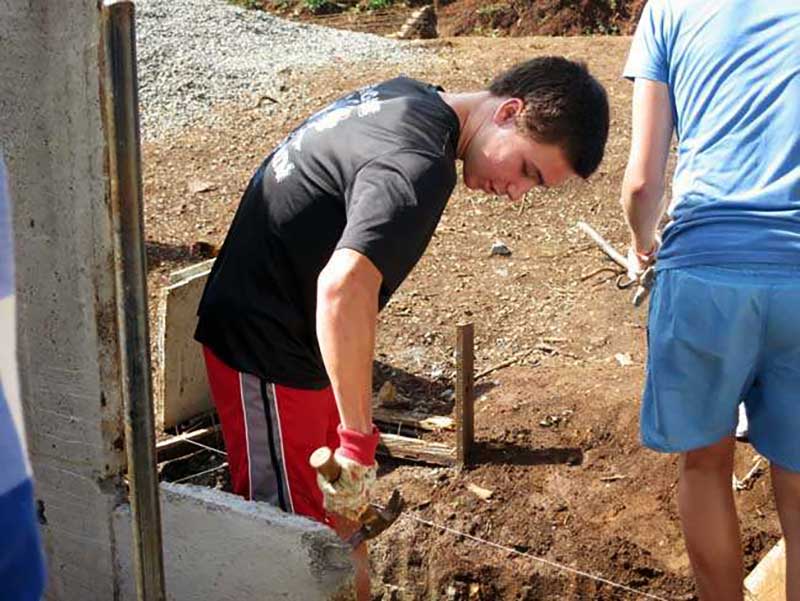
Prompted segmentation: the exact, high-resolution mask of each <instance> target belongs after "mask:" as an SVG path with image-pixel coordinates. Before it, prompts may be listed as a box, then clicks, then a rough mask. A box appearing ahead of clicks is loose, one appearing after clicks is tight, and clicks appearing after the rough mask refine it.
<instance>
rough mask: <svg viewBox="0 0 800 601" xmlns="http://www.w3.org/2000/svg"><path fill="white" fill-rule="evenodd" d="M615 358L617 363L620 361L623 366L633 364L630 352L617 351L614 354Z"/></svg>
mask: <svg viewBox="0 0 800 601" xmlns="http://www.w3.org/2000/svg"><path fill="white" fill-rule="evenodd" d="M614 359H616V360H617V363H619V364H620V366H621V367H628V366H629V365H633V359H631V355H630V353H617V354H616V355H614Z"/></svg>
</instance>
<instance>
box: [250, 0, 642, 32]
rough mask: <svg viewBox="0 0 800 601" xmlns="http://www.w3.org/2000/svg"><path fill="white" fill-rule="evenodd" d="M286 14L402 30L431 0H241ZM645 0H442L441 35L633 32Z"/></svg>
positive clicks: (365, 28) (351, 26)
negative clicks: (316, 4) (374, 2)
mask: <svg viewBox="0 0 800 601" xmlns="http://www.w3.org/2000/svg"><path fill="white" fill-rule="evenodd" d="M239 3H245V4H247V5H250V6H257V7H260V8H263V9H264V10H268V11H270V12H274V13H276V14H279V15H281V16H285V17H289V18H295V19H299V20H302V21H308V22H313V23H318V24H321V25H328V26H333V27H341V28H345V29H355V30H358V31H372V32H373V33H379V34H386V33H392V32H397V31H398V30H399V29H400V26H401V25H402V24H403V22H404V20H405V19H407V18H408V17H409V16H410V15H411V13H412V12H413V11H414V10H416V8H417V7H418V6H420V5H423V4H432V3H433V2H432V0H412V1H408V2H399V1H395V2H390V3H387V4H386V6H382V7H381V8H380V9H377V10H370V9H369V6H370V2H368V1H367V0H361V1H360V2H356V1H352V0H345V1H342V2H338V3H336V2H328V3H324V4H322V5H321V7H320V9H319V10H317V11H316V12H314V11H311V10H310V9H309V8H308V5H309V3H308V2H307V1H306V0H239ZM644 4H645V0H499V1H495V2H486V1H485V0H439V2H438V13H437V15H438V20H439V33H440V35H442V36H445V37H451V36H463V35H476V34H477V35H491V36H531V35H586V34H631V33H633V31H634V29H635V27H636V23H637V21H638V20H639V16H640V15H641V12H642V8H643V7H644Z"/></svg>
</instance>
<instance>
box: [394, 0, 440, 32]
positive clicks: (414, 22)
mask: <svg viewBox="0 0 800 601" xmlns="http://www.w3.org/2000/svg"><path fill="white" fill-rule="evenodd" d="M437 24H438V23H437V19H436V11H435V10H434V9H433V6H430V5H428V6H423V7H422V8H420V9H418V10H415V11H414V12H413V13H411V16H410V17H409V18H408V21H406V22H405V23H404V24H403V27H401V28H400V31H399V32H398V33H397V37H398V38H399V39H401V40H414V39H419V40H430V39H433V38H438V37H439V31H438V29H437Z"/></svg>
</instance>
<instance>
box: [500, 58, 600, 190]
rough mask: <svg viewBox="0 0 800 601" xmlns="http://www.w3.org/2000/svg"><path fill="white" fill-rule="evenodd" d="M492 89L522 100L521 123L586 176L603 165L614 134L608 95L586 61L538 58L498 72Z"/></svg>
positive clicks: (531, 134) (532, 134)
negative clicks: (610, 136) (604, 152)
mask: <svg viewBox="0 0 800 601" xmlns="http://www.w3.org/2000/svg"><path fill="white" fill-rule="evenodd" d="M489 92H491V93H492V94H494V95H495V96H500V97H510V98H519V99H520V100H522V101H523V102H524V103H525V108H524V109H523V111H522V113H521V114H520V117H519V123H518V125H519V127H520V128H521V129H522V130H523V131H524V132H525V133H527V134H528V135H530V136H531V137H532V138H533V139H534V140H536V141H537V142H540V143H542V144H556V145H558V146H560V147H561V148H562V149H563V150H564V153H565V155H566V157H567V160H568V161H569V163H570V165H571V166H572V168H573V170H574V171H575V173H577V174H578V175H580V176H581V177H582V178H584V179H585V178H587V177H589V176H590V175H591V174H592V173H594V171H595V169H597V166H598V165H599V164H600V161H601V160H602V159H603V151H604V149H605V145H606V140H607V139H608V121H609V110H608V97H607V96H606V91H605V89H604V88H603V86H602V85H601V84H600V82H599V81H597V80H596V79H595V78H594V77H592V75H591V74H590V73H589V70H588V69H587V68H586V65H585V64H584V63H578V62H575V61H571V60H568V59H566V58H564V57H561V56H543V57H538V58H534V59H531V60H529V61H526V62H524V63H520V64H518V65H515V66H514V67H512V68H511V69H509V70H508V71H506V72H505V73H502V74H500V75H498V76H497V77H496V78H495V79H494V81H492V83H491V84H490V85H489Z"/></svg>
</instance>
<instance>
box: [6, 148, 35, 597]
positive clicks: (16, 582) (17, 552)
mask: <svg viewBox="0 0 800 601" xmlns="http://www.w3.org/2000/svg"><path fill="white" fill-rule="evenodd" d="M9 205H10V200H9V197H8V189H7V186H6V171H5V164H4V161H3V157H2V155H0V340H2V344H0V533H2V534H0V601H36V600H38V599H41V597H42V593H43V591H44V583H45V571H44V559H43V556H42V550H41V544H40V542H39V530H38V524H37V521H36V512H35V509H34V500H33V483H32V481H31V469H30V464H29V463H28V458H27V454H26V449H25V433H24V427H23V423H22V406H21V404H20V399H19V385H18V378H17V361H16V319H15V317H16V314H15V303H14V244H13V238H12V235H11V210H10V206H9Z"/></svg>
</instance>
